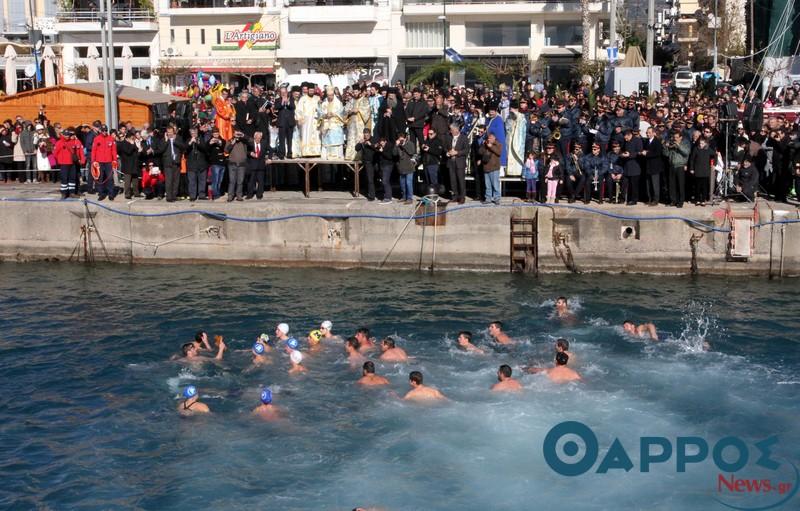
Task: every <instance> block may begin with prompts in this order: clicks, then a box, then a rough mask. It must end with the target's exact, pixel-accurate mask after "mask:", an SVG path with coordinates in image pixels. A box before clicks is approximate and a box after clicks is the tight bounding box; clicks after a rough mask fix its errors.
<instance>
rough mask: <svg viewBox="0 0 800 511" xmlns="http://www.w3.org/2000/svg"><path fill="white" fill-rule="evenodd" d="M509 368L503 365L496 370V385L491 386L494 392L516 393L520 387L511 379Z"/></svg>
mask: <svg viewBox="0 0 800 511" xmlns="http://www.w3.org/2000/svg"><path fill="white" fill-rule="evenodd" d="M511 372H512V371H511V366H509V365H506V364H503V365H501V366H500V369H498V370H497V383H495V384H494V385H492V391H494V392H518V391H520V390H522V385H521V384H520V383H519V382H518V381H517V380H515V379H514V378H512V377H511Z"/></svg>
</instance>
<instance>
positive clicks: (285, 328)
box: [275, 323, 294, 342]
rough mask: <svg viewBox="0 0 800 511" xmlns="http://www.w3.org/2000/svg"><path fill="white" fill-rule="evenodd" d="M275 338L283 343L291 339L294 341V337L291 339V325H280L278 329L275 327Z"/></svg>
mask: <svg viewBox="0 0 800 511" xmlns="http://www.w3.org/2000/svg"><path fill="white" fill-rule="evenodd" d="M275 338H277V339H278V341H281V342H287V341H288V340H289V339H294V337H289V325H287V324H286V323H280V324H278V326H277V327H275Z"/></svg>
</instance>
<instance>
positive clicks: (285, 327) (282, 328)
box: [278, 323, 289, 335]
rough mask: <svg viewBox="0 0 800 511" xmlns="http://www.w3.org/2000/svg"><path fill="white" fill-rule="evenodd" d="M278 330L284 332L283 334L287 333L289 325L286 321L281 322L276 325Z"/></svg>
mask: <svg viewBox="0 0 800 511" xmlns="http://www.w3.org/2000/svg"><path fill="white" fill-rule="evenodd" d="M278 330H280V331H281V332H283V333H284V335H286V334H288V333H289V325H287V324H286V323H281V324H279V325H278Z"/></svg>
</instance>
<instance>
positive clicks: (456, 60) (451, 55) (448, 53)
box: [444, 48, 464, 64]
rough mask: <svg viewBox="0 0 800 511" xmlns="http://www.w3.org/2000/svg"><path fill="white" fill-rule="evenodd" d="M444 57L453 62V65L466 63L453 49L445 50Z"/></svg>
mask: <svg viewBox="0 0 800 511" xmlns="http://www.w3.org/2000/svg"><path fill="white" fill-rule="evenodd" d="M444 55H445V58H446V59H447V60H449V61H450V62H452V63H453V64H461V63H462V62H464V57H462V56H461V54H459V53H458V52H457V51H456V50H454V49H453V48H447V49H445V50H444Z"/></svg>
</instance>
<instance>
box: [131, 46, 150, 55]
mask: <svg viewBox="0 0 800 511" xmlns="http://www.w3.org/2000/svg"><path fill="white" fill-rule="evenodd" d="M131 53H132V54H133V56H134V57H149V56H150V47H149V46H131Z"/></svg>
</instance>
